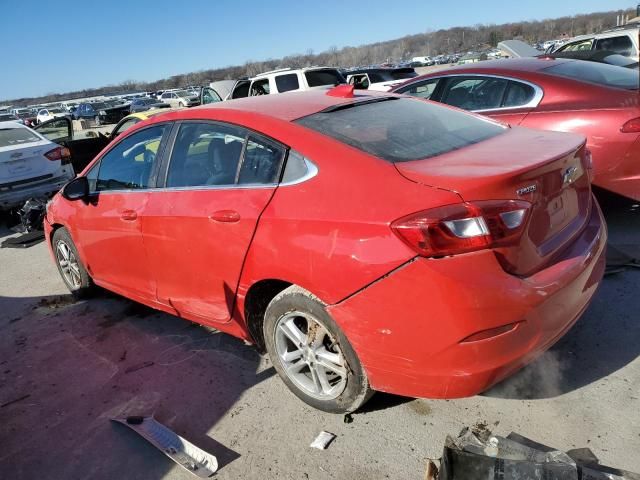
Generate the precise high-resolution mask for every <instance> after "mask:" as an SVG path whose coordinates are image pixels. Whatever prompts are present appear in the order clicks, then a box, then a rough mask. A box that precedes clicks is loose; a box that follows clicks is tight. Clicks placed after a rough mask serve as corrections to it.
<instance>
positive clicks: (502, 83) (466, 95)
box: [441, 77, 507, 110]
mask: <svg viewBox="0 0 640 480" xmlns="http://www.w3.org/2000/svg"><path fill="white" fill-rule="evenodd" d="M506 88H507V80H504V79H501V78H492V77H474V78H464V77H454V78H451V79H449V80H448V82H447V85H446V87H445V89H444V92H443V94H442V100H441V101H442V102H443V103H446V104H448V105H453V106H454V107H458V108H462V109H464V110H490V109H493V108H500V105H501V104H502V96H503V95H504V92H505V90H506Z"/></svg>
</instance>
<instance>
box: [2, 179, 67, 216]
mask: <svg viewBox="0 0 640 480" xmlns="http://www.w3.org/2000/svg"><path fill="white" fill-rule="evenodd" d="M70 170H71V171H70V172H66V171H65V172H63V174H62V175H60V176H58V177H55V178H50V179H47V180H46V181H44V182H40V183H37V184H35V185H34V184H31V185H21V186H20V187H14V188H10V189H9V190H2V188H1V187H0V210H10V209H12V208H15V207H21V206H22V205H23V204H24V202H25V201H27V200H28V199H29V198H33V197H50V196H52V195H54V194H55V193H56V192H58V191H59V190H60V189H61V188H62V187H63V186H64V185H65V184H66V183H67V182H68V181H69V180H71V179H72V178H73V177H74V173H73V169H70Z"/></svg>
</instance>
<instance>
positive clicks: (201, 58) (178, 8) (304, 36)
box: [0, 0, 636, 99]
mask: <svg viewBox="0 0 640 480" xmlns="http://www.w3.org/2000/svg"><path fill="white" fill-rule="evenodd" d="M354 4H358V5H359V6H358V7H355V6H354ZM635 4H636V2H635V1H629V0H607V1H606V2H603V1H602V0H580V1H578V0H569V1H558V0H535V1H531V0H510V1H506V0H484V1H478V0H471V1H467V0H458V1H433V0H404V1H402V2H393V1H390V0H366V1H363V2H348V1H344V0H341V1H337V0H322V1H314V2H310V1H307V0H270V1H264V0H262V1H254V0H245V1H241V0H210V1H206V0H189V1H186V2H180V1H176V0H166V1H165V0H155V1H151V0H109V1H103V0H84V1H82V0H56V1H47V0H0V20H1V22H0V23H1V24H2V37H3V39H4V42H3V44H4V45H5V46H4V47H3V49H2V50H3V51H2V55H1V57H0V59H1V60H0V61H1V64H2V73H3V74H2V75H0V99H1V98H4V99H7V98H16V97H22V96H34V95H43V94H46V93H50V92H65V91H72V90H77V89H80V88H87V87H98V86H103V85H108V84H114V83H119V82H122V81H124V80H138V81H150V80H156V79H159V78H164V77H167V76H171V75H175V74H178V73H186V72H189V71H196V70H202V69H208V68H215V67H222V66H226V65H237V64H243V63H244V62H246V61H247V60H261V59H266V58H278V57H281V56H284V55H288V54H292V53H303V52H305V51H307V50H308V49H313V50H314V52H320V51H323V50H326V49H328V48H329V47H331V46H332V45H335V46H337V47H343V46H347V45H353V46H355V45H362V44H365V43H370V42H375V41H380V40H389V39H393V38H397V37H402V36H404V35H407V34H412V33H419V32H424V31H427V30H437V29H439V28H447V27H452V26H470V25H474V24H478V23H495V24H499V23H504V22H510V21H519V20H534V19H543V18H549V17H558V16H564V15H574V14H577V13H588V12H594V11H602V10H614V9H623V8H631V7H634V6H635Z"/></svg>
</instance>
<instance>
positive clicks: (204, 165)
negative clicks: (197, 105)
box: [142, 121, 285, 323]
mask: <svg viewBox="0 0 640 480" xmlns="http://www.w3.org/2000/svg"><path fill="white" fill-rule="evenodd" d="M173 136H174V138H175V141H174V142H173V147H172V149H171V151H170V153H169V151H168V153H169V154H168V155H167V159H166V162H165V163H166V166H165V167H163V169H164V170H165V171H166V174H165V178H166V180H165V184H164V188H162V189H159V190H158V191H157V192H155V193H153V194H151V195H150V197H149V202H148V204H147V207H146V214H145V218H144V222H143V225H142V231H143V236H144V241H145V245H146V247H147V252H148V254H149V256H150V257H149V261H150V264H151V266H152V268H153V272H154V277H155V280H156V282H157V298H158V301H160V302H161V303H164V304H166V305H170V306H171V307H173V308H174V309H175V310H177V312H178V313H179V314H180V315H186V316H188V317H190V318H192V319H196V320H198V321H200V322H202V323H215V322H227V321H229V320H230V317H231V311H232V309H233V303H234V298H235V294H236V289H237V286H238V281H239V278H240V273H241V270H242V264H243V262H244V258H245V255H246V253H247V250H248V248H249V245H250V243H251V239H252V238H253V233H254V231H255V228H256V225H257V222H258V219H259V217H260V215H261V214H262V211H263V210H264V208H265V207H266V206H267V204H268V203H269V201H270V199H271V197H272V195H273V193H274V191H275V189H276V185H277V180H278V177H279V174H280V169H281V166H282V160H283V156H284V152H285V149H284V148H283V147H282V146H280V145H277V144H275V143H273V142H271V141H269V140H267V139H265V138H262V137H261V136H259V135H256V134H253V133H250V132H249V131H247V130H245V129H243V128H240V127H237V126H233V125H227V124H223V123H218V122H204V121H203V122H195V121H189V122H182V123H181V124H179V125H178V126H177V127H176V130H175V131H174V133H173Z"/></svg>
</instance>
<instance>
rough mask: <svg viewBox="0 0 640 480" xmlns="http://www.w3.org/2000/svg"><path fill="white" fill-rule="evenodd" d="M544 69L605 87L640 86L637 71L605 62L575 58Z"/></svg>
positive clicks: (629, 88)
mask: <svg viewBox="0 0 640 480" xmlns="http://www.w3.org/2000/svg"><path fill="white" fill-rule="evenodd" d="M543 71H544V72H545V73H548V74H550V75H556V76H559V77H566V78H572V79H574V80H579V81H581V82H589V83H595V84H598V85H602V86H604V87H614V88H623V89H626V90H635V89H637V88H640V83H639V82H640V76H639V75H638V72H637V71H634V70H632V69H629V68H622V67H617V66H615V65H607V64H605V63H596V62H585V61H581V60H574V61H568V62H562V63H558V64H556V65H552V66H550V67H547V68H545V69H543Z"/></svg>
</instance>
